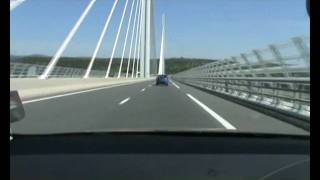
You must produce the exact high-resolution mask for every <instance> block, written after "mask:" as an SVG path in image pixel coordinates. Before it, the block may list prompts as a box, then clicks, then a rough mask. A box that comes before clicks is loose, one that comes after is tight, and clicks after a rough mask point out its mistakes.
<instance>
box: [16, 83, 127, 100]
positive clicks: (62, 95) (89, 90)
mask: <svg viewBox="0 0 320 180" xmlns="http://www.w3.org/2000/svg"><path fill="white" fill-rule="evenodd" d="M129 84H131V83H127V84H119V85H111V86H107V87H99V88H94V89H88V90H83V91H76V92H72V93H66V94H60V95H55V96H49V97H43V98H38V99H32V100H27V101H23V102H22V104H28V103H32V102H38V101H44V100H48V99H54V98H59V97H64V96H71V95H75V94H81V93H86V92H91V91H98V90H102V89H109V88H113V87H118V86H123V85H129Z"/></svg>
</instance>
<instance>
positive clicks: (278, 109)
mask: <svg viewBox="0 0 320 180" xmlns="http://www.w3.org/2000/svg"><path fill="white" fill-rule="evenodd" d="M10 3H11V4H10V51H11V56H10V90H11V91H13V90H17V91H18V93H19V96H20V98H21V100H22V103H23V106H24V110H25V117H24V119H22V120H20V121H17V122H13V123H11V132H12V133H17V134H52V133H76V132H110V131H181V132H182V131H210V132H211V131H212V132H233V133H241V132H249V133H270V134H290V135H309V128H310V80H309V75H310V55H309V54H310V35H309V32H310V20H309V16H308V13H307V9H306V1H305V0H281V1H279V0H268V1H263V0H236V1H235V0H201V2H200V1H196V0H174V1H171V0H170V1H168V0H153V1H142V0H110V1H96V0H91V1H89V0H85V1H57V0H26V1H23V0H15V1H13V0H12V1H10ZM164 74H167V75H168V76H167V75H164ZM158 75H161V76H158ZM157 77H159V78H168V81H158V78H157Z"/></svg>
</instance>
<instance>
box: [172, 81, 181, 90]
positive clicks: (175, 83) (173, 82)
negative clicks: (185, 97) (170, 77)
mask: <svg viewBox="0 0 320 180" xmlns="http://www.w3.org/2000/svg"><path fill="white" fill-rule="evenodd" d="M171 83H172V84H173V85H174V86H175V87H176V88H178V89H180V87H179V86H178V85H177V84H176V83H174V82H173V81H171Z"/></svg>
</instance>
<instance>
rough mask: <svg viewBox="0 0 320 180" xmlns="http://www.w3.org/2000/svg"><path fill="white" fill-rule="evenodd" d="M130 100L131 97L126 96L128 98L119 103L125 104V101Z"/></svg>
mask: <svg viewBox="0 0 320 180" xmlns="http://www.w3.org/2000/svg"><path fill="white" fill-rule="evenodd" d="M129 100H130V97H128V98H126V99H124V100H122V101H121V102H120V103H119V105H121V104H124V103H126V102H127V101H129Z"/></svg>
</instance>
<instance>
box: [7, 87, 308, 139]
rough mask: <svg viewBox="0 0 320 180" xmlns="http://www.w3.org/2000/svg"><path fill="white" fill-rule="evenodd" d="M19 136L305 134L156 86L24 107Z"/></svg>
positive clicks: (189, 90) (196, 94) (215, 100)
mask: <svg viewBox="0 0 320 180" xmlns="http://www.w3.org/2000/svg"><path fill="white" fill-rule="evenodd" d="M25 110H26V118H25V119H24V120H22V121H20V122H17V123H14V124H12V130H13V132H17V133H26V134H28V133H60V132H77V131H90V130H101V131H103V130H113V129H169V130H170V129H191V128H193V129H203V128H208V129H217V130H225V129H229V130H232V131H249V132H269V133H294V134H305V133H307V132H306V131H304V130H302V129H300V128H297V127H295V126H293V125H290V124H287V123H285V122H282V121H279V120H277V119H275V118H273V117H270V116H267V115H265V114H262V113H260V112H257V111H254V110H252V109H249V108H246V107H244V106H241V105H239V104H235V103H233V102H229V101H227V100H224V99H222V98H220V97H216V96H213V95H211V94H208V93H205V92H203V91H201V90H198V89H195V88H193V87H190V86H187V85H184V84H181V83H179V82H175V81H174V82H173V83H172V84H170V85H169V86H168V87H165V86H155V85H154V82H153V81H147V82H141V83H135V84H132V85H126V86H120V87H113V88H109V89H101V90H96V91H90V92H86V93H81V94H74V95H70V96H63V97H58V98H54V99H48V100H43V101H38V102H32V103H28V104H25Z"/></svg>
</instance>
